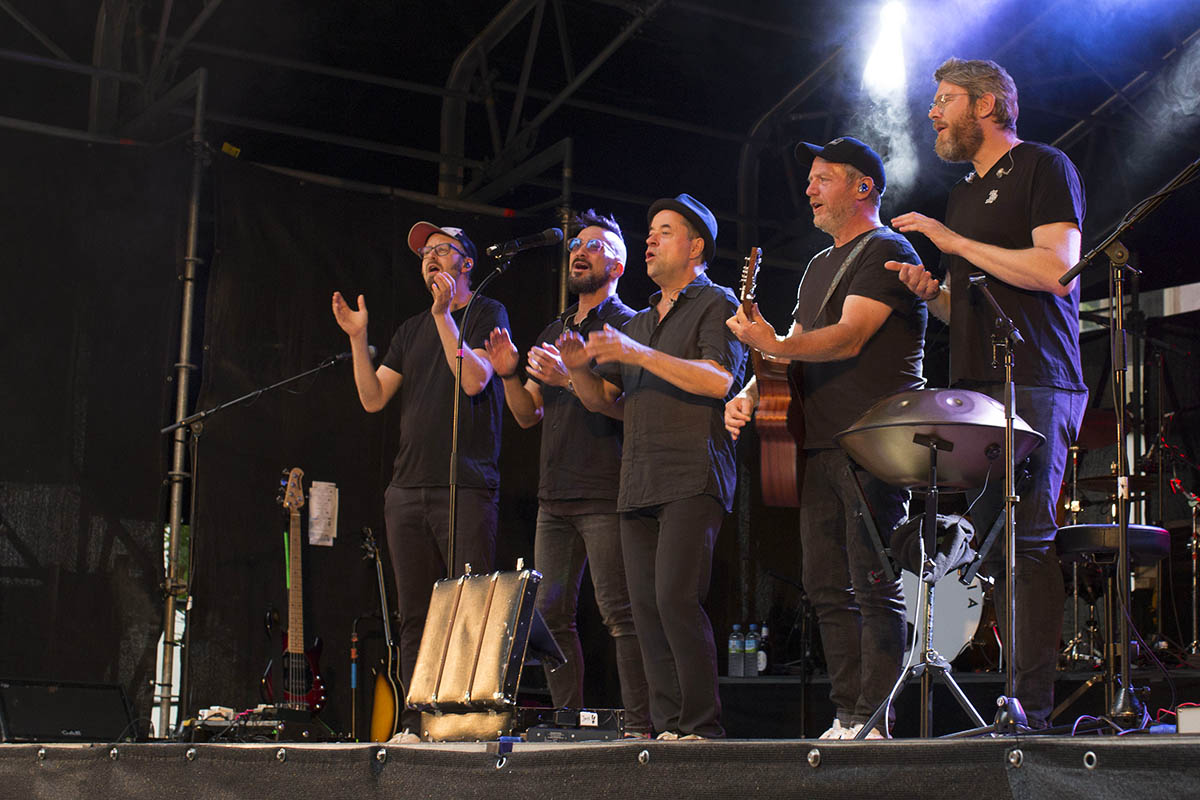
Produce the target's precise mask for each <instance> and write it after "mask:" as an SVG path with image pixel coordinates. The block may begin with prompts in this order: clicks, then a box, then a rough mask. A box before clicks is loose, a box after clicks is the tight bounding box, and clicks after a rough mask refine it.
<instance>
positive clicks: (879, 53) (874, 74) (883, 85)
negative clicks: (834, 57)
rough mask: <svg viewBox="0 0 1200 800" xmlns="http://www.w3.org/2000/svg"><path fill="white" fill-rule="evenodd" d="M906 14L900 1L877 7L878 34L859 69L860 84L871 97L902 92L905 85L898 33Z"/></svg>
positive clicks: (900, 30) (906, 16) (902, 45)
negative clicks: (873, 45) (862, 66)
mask: <svg viewBox="0 0 1200 800" xmlns="http://www.w3.org/2000/svg"><path fill="white" fill-rule="evenodd" d="M907 18H908V12H907V11H906V10H905V8H904V4H903V3H898V2H890V3H886V4H884V6H883V7H882V8H881V9H880V10H879V36H878V38H876V40H875V47H874V49H872V50H871V56H870V58H868V59H867V65H866V67H865V68H864V69H863V86H864V87H866V89H867V92H868V93H869V94H871V95H872V96H874V97H881V96H885V95H890V94H897V93H903V91H904V87H905V86H906V85H907V78H906V75H905V69H904V40H903V37H902V31H903V30H904V23H905V21H906V20H907Z"/></svg>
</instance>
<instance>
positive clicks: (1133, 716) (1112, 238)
mask: <svg viewBox="0 0 1200 800" xmlns="http://www.w3.org/2000/svg"><path fill="white" fill-rule="evenodd" d="M1197 173H1200V159H1197V160H1195V161H1192V162H1191V163H1190V164H1188V165H1187V166H1185V167H1184V168H1183V170H1181V171H1180V172H1179V173H1178V174H1176V175H1175V177H1173V178H1172V179H1171V180H1170V181H1168V182H1167V184H1166V185H1164V186H1163V187H1162V188H1160V189H1159V190H1158V191H1156V192H1155V193H1154V194H1152V195H1150V196H1149V197H1147V198H1146V199H1144V200H1141V201H1139V202H1138V203H1137V204H1136V205H1135V206H1134V207H1133V208H1132V209H1131V210H1130V211H1129V213H1127V214H1126V215H1125V216H1124V218H1123V219H1122V220H1121V224H1120V225H1118V226H1117V228H1116V229H1115V230H1114V231H1113V232H1112V233H1111V234H1109V235H1108V237H1106V238H1105V239H1104V241H1102V242H1100V243H1099V244H1098V245H1096V246H1095V247H1093V248H1092V249H1091V250H1090V251H1089V252H1088V253H1086V254H1085V255H1084V256H1083V257H1082V258H1080V260H1079V263H1077V264H1075V265H1074V266H1073V267H1071V268H1070V269H1069V270H1067V271H1066V272H1064V273H1063V274H1062V275H1061V276H1060V277H1059V279H1058V282H1059V284H1060V285H1061V286H1070V285H1071V283H1072V281H1074V280H1075V279H1076V278H1077V277H1079V274H1080V273H1081V272H1083V270H1084V269H1085V268H1086V267H1087V266H1088V264H1089V263H1090V262H1091V261H1092V260H1093V259H1096V258H1098V257H1099V256H1100V255H1101V254H1103V255H1104V256H1105V257H1106V258H1107V259H1108V262H1109V272H1108V276H1109V277H1108V285H1109V304H1108V307H1109V309H1110V311H1109V314H1110V320H1109V325H1108V336H1109V353H1110V354H1111V367H1112V384H1111V385H1112V394H1113V401H1114V408H1113V414H1114V415H1115V417H1116V428H1115V430H1116V434H1117V435H1116V442H1117V443H1118V447H1117V468H1116V470H1115V473H1116V475H1117V476H1118V477H1117V481H1116V484H1117V503H1116V512H1117V513H1116V530H1117V552H1116V557H1117V574H1118V575H1119V576H1120V578H1121V579H1120V580H1119V581H1117V582H1116V585H1117V591H1118V593H1119V596H1118V598H1117V599H1118V601H1119V603H1118V604H1119V606H1120V607H1121V608H1122V609H1128V608H1129V595H1130V592H1129V581H1128V580H1127V577H1128V575H1129V558H1130V554H1129V544H1130V542H1129V529H1130V525H1129V487H1128V485H1127V484H1126V481H1127V480H1128V476H1129V459H1128V454H1127V453H1126V448H1125V400H1126V388H1125V386H1126V381H1125V375H1126V372H1127V371H1128V369H1129V363H1128V356H1127V348H1126V333H1127V328H1126V325H1125V277H1126V274H1127V273H1129V272H1132V273H1134V274H1140V273H1139V272H1138V271H1137V270H1136V269H1134V268H1133V267H1132V266H1130V264H1129V249H1128V248H1127V247H1125V245H1124V244H1122V243H1121V236H1122V235H1123V234H1125V232H1126V231H1128V230H1129V229H1130V228H1131V227H1132V226H1133V225H1135V224H1137V223H1138V222H1140V221H1141V220H1143V219H1145V218H1146V217H1147V216H1148V215H1149V214H1151V213H1153V212H1154V210H1155V209H1156V208H1158V206H1159V205H1161V204H1162V203H1163V201H1165V200H1166V199H1167V198H1168V197H1170V196H1171V195H1172V194H1174V193H1175V192H1176V191H1178V190H1179V189H1180V188H1181V187H1183V186H1185V185H1187V184H1188V183H1190V182H1191V181H1192V180H1193V179H1194V178H1195V176H1196V174H1197ZM1159 530H1161V528H1160V529H1159ZM1059 535H1060V536H1061V531H1060V534H1059ZM1119 629H1120V644H1119V646H1120V653H1121V686H1120V687H1119V689H1118V690H1117V691H1116V692H1115V694H1114V696H1113V702H1112V704H1111V705H1110V706H1109V716H1110V717H1112V718H1113V719H1114V720H1116V721H1117V722H1118V723H1123V724H1126V725H1136V724H1139V723H1140V721H1141V719H1142V708H1140V707H1139V705H1138V703H1137V701H1136V699H1135V698H1134V697H1133V696H1132V694H1131V693H1130V692H1129V620H1128V619H1127V618H1126V617H1125V615H1124V614H1122V616H1121V619H1120V626H1119Z"/></svg>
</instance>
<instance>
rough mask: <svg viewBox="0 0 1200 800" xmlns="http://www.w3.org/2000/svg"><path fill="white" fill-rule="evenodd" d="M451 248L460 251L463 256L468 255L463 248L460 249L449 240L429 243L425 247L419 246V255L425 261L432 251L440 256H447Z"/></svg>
mask: <svg viewBox="0 0 1200 800" xmlns="http://www.w3.org/2000/svg"><path fill="white" fill-rule="evenodd" d="M451 250H453V251H454V252H456V253H458V254H459V255H460V256H462V257H463V258H466V257H467V254H466V253H464V252H463V251H462V250H459V249H458V248H457V247H455V246H454V245H452V244H450V243H449V242H442V243H441V244H427V245H425V246H424V247H418V248H417V255H419V256H420V257H421V260H422V261H424V260H425V256H427V255H429V254H430V253H433V254H434V255H436V256H438V257H440V258H445V257H446V256H448V255H450V251H451Z"/></svg>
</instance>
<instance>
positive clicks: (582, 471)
mask: <svg viewBox="0 0 1200 800" xmlns="http://www.w3.org/2000/svg"><path fill="white" fill-rule="evenodd" d="M578 310H579V304H578V303H576V304H575V305H573V306H571V307H570V308H568V309H567V310H566V311H565V312H563V314H562V315H561V316H560V317H558V318H557V319H555V320H554V321H553V322H551V323H550V324H549V325H547V326H546V327H545V329H544V330H542V332H541V333H540V334H539V335H538V339H537V340H538V342H539V343H542V344H545V343H547V342H548V343H550V344H554V342H555V341H557V340H558V337H559V335H560V334H562V332H563V330H564V329H568V330H573V331H575V332H577V333H579V334H580V335H581V336H582V337H583V338H584V339H587V336H588V334H589V333H591V332H592V331H598V330H600V329H602V328H603V327H604V326H605V325H606V324H607V325H611V326H612V327H614V328H616V329H617V330H620V329H621V328H622V327H624V325H625V323H626V322H628V321H629V318H630V317H632V316H633V314H634V312H633V309H632V308H630V307H629V306H627V305H625V304H624V303H622V302H621V299H620V298H619V297H615V296H614V297H608V298H605V299H604V301H603V302H602V303H600V305H598V306H596V307H595V308H593V309H591V310H590V311H588V313H587V315H586V316H584V318H583V320H582V321H581V322H578V323H573V322H572V321H571V320H572V319H573V317H574V316H575V313H576V311H578ZM534 380H536V378H535V379H534ZM538 383H539V384H541V389H542V403H543V416H542V452H541V468H542V472H541V479H540V481H539V483H538V500H539V501H540V503H541V506H542V508H543V509H545V510H547V511H549V512H550V513H552V514H573V513H574V514H587V513H601V512H605V511H607V512H609V513H612V512H614V511H616V501H617V488H618V486H619V485H620V480H621V477H620V476H621V422H620V420H615V419H613V418H612V417H607V416H605V415H604V414H596V413H593V412H591V411H588V410H587V409H586V408H584V407H583V404H582V403H580V402H579V398H577V397H576V396H575V395H573V394H572V393H570V392H568V391H567V390H566V389H563V388H561V387H558V386H548V385H546V384H544V383H541V381H538Z"/></svg>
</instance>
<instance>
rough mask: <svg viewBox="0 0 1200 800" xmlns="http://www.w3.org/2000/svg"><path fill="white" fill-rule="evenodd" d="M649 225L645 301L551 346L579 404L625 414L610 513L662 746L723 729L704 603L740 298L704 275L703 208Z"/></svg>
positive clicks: (727, 484) (739, 350)
mask: <svg viewBox="0 0 1200 800" xmlns="http://www.w3.org/2000/svg"><path fill="white" fill-rule="evenodd" d="M647 220H648V222H649V223H650V232H649V235H648V236H647V237H646V273H647V274H648V275H649V276H650V279H651V280H653V281H654V282H655V283H656V284H657V285H658V287H659V291H657V292H655V293H654V294H653V295H651V296H650V306H649V307H648V308H646V309H644V310H642V311H639V312H638V313H637V314H636V315H634V317H633V318H632V319H630V320H629V322H627V323H626V324H625V327H624V329H623V330H621V331H618V330H616V329H615V328H612V327H611V326H605V327H604V328H603V329H602V330H598V331H593V332H592V333H590V334H589V335H588V337H587V340H586V344H585V341H584V340H583V339H582V337H580V336H579V334H577V333H575V332H573V331H566V332H565V333H564V334H563V335H562V336H561V337H559V341H558V347H559V350H560V351H561V355H562V360H563V363H564V364H566V366H567V369H568V374H569V375H570V378H571V381H572V385H573V386H574V387H575V389H576V391H577V392H578V394H579V397H580V399H581V400H582V401H583V403H584V405H586V406H587V407H588V408H589V409H591V410H593V411H608V412H614V413H621V414H623V418H624V420H625V441H624V450H623V452H622V454H621V490H620V493H619V496H618V499H617V509H618V510H619V511H620V512H621V547H622V549H623V551H624V556H625V574H626V576H627V577H628V579H629V598H630V601H631V603H632V604H633V618H634V622H635V623H636V625H637V635H638V641H639V643H640V644H641V648H642V663H643V665H644V666H645V670H646V680H647V683H648V685H649V689H650V716H651V719H652V721H653V724H654V728H655V729H656V730H657V731H658V738H660V739H702V738H715V737H722V736H724V735H725V730H724V728H723V727H722V726H721V701H720V697H719V695H718V692H717V649H716V643H715V642H714V641H713V634H712V624H711V623H710V622H709V619H708V615H707V614H706V613H705V611H704V599H705V597H706V596H707V594H708V586H709V579H710V578H711V575H712V556H713V548H714V546H715V544H716V539H717V532H718V531H719V530H720V528H721V521H722V519H723V518H724V516H725V514H726V513H727V512H728V511H729V509H730V508H731V506H732V504H733V487H734V484H735V482H736V478H737V476H736V468H735V464H734V454H733V440H732V439H731V438H730V437H729V434H728V433H727V432H726V431H725V429H724V425H723V423H722V418H723V410H724V407H725V402H726V401H727V400H728V399H729V398H730V396H731V395H732V393H733V391H734V390H735V389H736V387H737V386H740V385H741V375H742V369H743V367H744V364H745V357H746V350H745V348H744V347H743V346H742V343H741V342H739V341H738V340H737V338H736V337H734V336H733V334H732V333H730V331H729V329H728V328H726V327H725V320H726V319H727V318H728V317H729V316H730V315H731V314H733V312H734V310H735V309H736V308H737V298H736V297H735V296H734V294H733V292H731V291H730V290H729V289H727V288H725V287H724V286H718V285H716V284H714V283H713V282H712V281H711V280H709V279H708V275H707V270H708V262H709V261H710V260H711V259H712V256H713V252H714V250H715V249H716V240H717V220H716V218H715V217H714V216H713V214H712V212H711V211H709V210H708V209H707V208H706V207H705V206H704V205H702V204H701V203H700V202H699V201H697V200H696V199H695V198H694V197H692V196H691V195H688V194H681V195H678V196H676V197H672V198H663V199H661V200H658V201H656V202H655V203H654V204H653V205H651V206H650V211H649V214H648V215H647ZM591 359H594V360H595V361H596V363H597V364H598V365H599V369H600V370H602V371H603V377H601V376H600V375H599V374H597V372H594V371H592V370H591V369H590V368H589V364H590V360H591Z"/></svg>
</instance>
